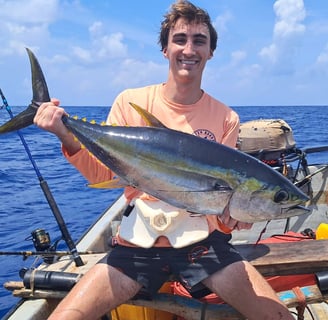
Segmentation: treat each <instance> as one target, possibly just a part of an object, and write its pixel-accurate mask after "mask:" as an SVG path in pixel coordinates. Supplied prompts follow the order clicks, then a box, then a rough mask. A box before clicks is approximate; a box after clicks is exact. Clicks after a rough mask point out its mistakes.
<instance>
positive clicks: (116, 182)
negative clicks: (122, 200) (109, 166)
mask: <svg viewBox="0 0 328 320" xmlns="http://www.w3.org/2000/svg"><path fill="white" fill-rule="evenodd" d="M88 186H89V187H90V188H96V189H120V188H124V187H126V183H124V182H123V181H121V180H120V179H113V180H108V181H103V182H99V183H93V184H89V185H88Z"/></svg>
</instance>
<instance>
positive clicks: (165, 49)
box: [162, 48, 167, 58]
mask: <svg viewBox="0 0 328 320" xmlns="http://www.w3.org/2000/svg"><path fill="white" fill-rule="evenodd" d="M162 52H163V56H164V57H165V58H167V48H164V49H163V51H162Z"/></svg>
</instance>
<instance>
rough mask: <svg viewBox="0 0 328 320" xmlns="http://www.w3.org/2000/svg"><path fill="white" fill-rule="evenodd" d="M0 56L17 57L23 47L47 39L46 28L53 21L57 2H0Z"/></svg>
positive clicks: (55, 0) (19, 0) (23, 0)
mask: <svg viewBox="0 0 328 320" xmlns="http://www.w3.org/2000/svg"><path fill="white" fill-rule="evenodd" d="M0 8H1V9H0V30H1V33H0V41H1V43H2V47H6V50H1V51H0V54H2V55H10V54H13V53H18V54H21V53H22V52H24V50H25V49H24V48H25V47H26V46H37V45H38V44H40V43H42V42H43V43H44V42H45V39H48V37H49V33H48V27H49V24H50V23H52V22H53V21H54V20H55V19H56V15H57V11H58V1H57V0H48V1H46V2H45V1H42V0H13V1H1V0H0Z"/></svg>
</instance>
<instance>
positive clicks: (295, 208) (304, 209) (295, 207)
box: [281, 204, 311, 215]
mask: <svg viewBox="0 0 328 320" xmlns="http://www.w3.org/2000/svg"><path fill="white" fill-rule="evenodd" d="M294 211H298V212H300V213H299V214H298V215H300V214H304V213H308V212H310V211H311V209H309V208H307V207H305V206H302V205H300V204H297V205H293V206H290V207H286V208H282V209H281V212H282V213H283V212H285V213H293V212H294Z"/></svg>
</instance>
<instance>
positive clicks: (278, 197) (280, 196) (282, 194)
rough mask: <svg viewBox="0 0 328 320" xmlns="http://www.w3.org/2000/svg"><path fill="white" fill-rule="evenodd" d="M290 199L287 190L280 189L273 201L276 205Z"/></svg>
mask: <svg viewBox="0 0 328 320" xmlns="http://www.w3.org/2000/svg"><path fill="white" fill-rule="evenodd" d="M288 199H289V194H288V192H287V191H286V190H283V189H280V190H279V191H277V192H276V194H275V195H274V199H273V201H274V202H276V203H280V202H282V201H286V200H288Z"/></svg>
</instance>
